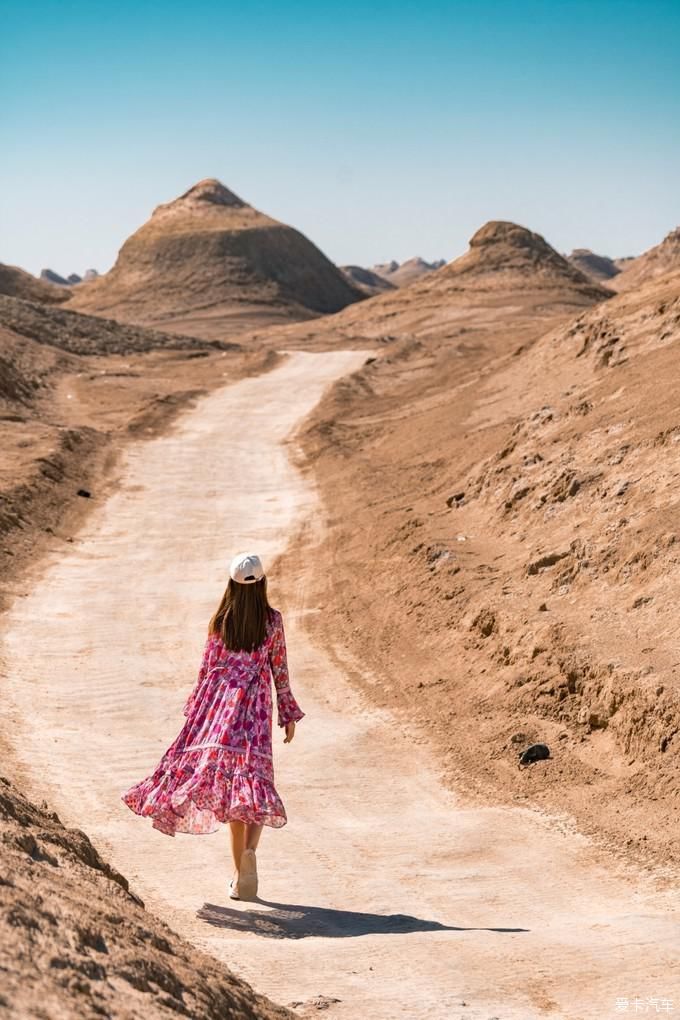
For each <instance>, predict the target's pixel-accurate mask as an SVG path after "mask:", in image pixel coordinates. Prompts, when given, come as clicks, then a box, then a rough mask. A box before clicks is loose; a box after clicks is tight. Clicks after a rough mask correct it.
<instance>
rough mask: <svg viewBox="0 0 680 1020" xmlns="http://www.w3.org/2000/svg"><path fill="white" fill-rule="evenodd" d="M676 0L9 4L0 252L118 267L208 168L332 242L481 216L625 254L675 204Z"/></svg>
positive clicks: (346, 250) (434, 242)
mask: <svg viewBox="0 0 680 1020" xmlns="http://www.w3.org/2000/svg"><path fill="white" fill-rule="evenodd" d="M679 53H680V0H611V2H610V0H562V2H559V0H475V2H472V0H470V2H467V0H464V2H463V0H448V2H447V0H420V2H407V3H405V2H402V3H399V2H396V0H395V2H385V0H371V2H369V3H357V2H355V0H344V2H343V3H336V4H330V3H324V0H314V2H312V0H288V2H286V3H282V2H279V3H264V2H260V0H246V2H242V0H241V2H238V3H233V2H231V0H222V2H220V0H193V2H191V3H187V2H186V0H182V2H181V3H179V2H175V0H164V2H163V3H160V0H156V2H153V3H151V2H145V0H134V2H130V0H117V2H115V3H112V2H111V0H107V2H106V3H103V2H100V0H86V2H83V0H58V2H51V3H43V2H40V0H33V2H30V3H25V4H21V3H19V2H17V0H15V2H14V3H8V4H6V5H4V8H3V19H2V26H1V28H0V97H1V102H0V132H1V138H2V159H1V160H0V196H1V199H0V242H1V243H0V261H3V262H9V263H12V264H15V265H21V266H23V267H24V268H26V269H29V270H31V271H32V272H36V273H37V272H39V271H40V270H41V269H42V268H44V267H45V266H50V267H51V268H53V269H55V270H57V271H58V272H61V273H64V274H67V273H71V272H79V273H82V272H83V271H84V270H85V269H87V268H88V267H91V266H92V267H96V268H97V269H99V270H100V271H105V270H106V269H108V268H110V266H111V265H112V264H113V262H114V261H115V258H116V254H117V251H118V249H119V247H120V246H121V244H122V243H123V241H124V240H125V238H126V237H127V236H128V235H129V234H130V233H132V232H133V231H134V230H135V229H136V228H137V227H138V226H140V225H141V224H142V223H143V222H144V221H145V220H146V219H147V218H148V216H149V214H150V213H151V211H152V209H153V208H154V206H155V205H157V204H158V203H160V202H165V201H169V200H170V199H172V198H174V197H175V196H176V195H178V194H179V193H181V192H182V191H184V190H186V189H187V188H188V187H189V186H190V185H191V184H193V183H195V182H196V181H197V180H200V179H201V178H203V177H218V178H220V180H222V181H223V182H224V183H225V184H226V185H227V186H228V187H230V188H231V189H232V190H233V191H235V192H236V193H237V194H239V195H240V196H241V197H242V198H244V199H245V200H246V201H248V202H250V203H251V204H252V205H254V206H255V207H257V208H258V209H261V210H263V211H264V212H267V213H268V214H270V215H271V216H274V217H276V218H277V219H280V220H283V221H284V222H287V223H290V224H291V225H293V226H295V227H297V228H298V229H299V230H301V231H302V232H303V233H305V234H306V235H307V236H308V237H309V238H310V239H311V240H313V241H314V242H315V243H316V244H317V245H318V246H319V247H320V248H321V249H322V250H323V251H324V252H325V253H326V254H327V255H328V256H329V258H331V259H333V260H334V261H335V262H337V263H340V264H344V263H358V264H363V265H370V264H372V263H375V262H382V261H387V260H389V259H391V258H396V259H397V260H399V261H402V260H404V259H406V258H410V257H411V256H413V255H421V256H423V257H424V258H426V259H435V258H445V259H447V260H448V259H451V258H454V257H455V256H457V255H459V254H461V253H462V252H464V251H465V250H466V247H467V241H468V239H469V237H470V235H471V234H472V233H473V232H474V231H475V230H476V229H477V228H478V227H479V226H481V224H482V223H484V222H486V221H487V220H489V219H509V220H514V221H515V222H518V223H521V224H523V225H524V226H528V227H530V228H531V229H533V230H537V231H538V232H539V233H541V234H543V235H544V236H545V237H546V238H547V239H548V240H549V241H550V242H551V244H553V245H554V246H555V247H556V248H557V249H558V250H559V251H570V250H571V249H572V248H574V247H589V248H592V249H594V250H595V251H598V252H602V253H604V254H609V255H628V254H637V253H639V252H640V251H643V250H644V249H646V248H648V247H650V246H651V245H653V244H656V243H657V242H658V241H659V240H661V238H662V237H663V236H664V235H665V234H666V233H667V232H668V231H669V230H670V229H671V228H673V227H674V226H676V225H677V224H678V223H679V222H680V187H679V186H678V185H679V183H680V173H679V170H680V60H678V54H679Z"/></svg>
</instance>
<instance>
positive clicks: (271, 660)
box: [121, 608, 305, 836]
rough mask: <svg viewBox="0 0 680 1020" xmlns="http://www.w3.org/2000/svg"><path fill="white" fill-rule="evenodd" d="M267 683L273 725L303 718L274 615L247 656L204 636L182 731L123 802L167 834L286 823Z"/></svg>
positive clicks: (276, 613) (279, 622) (277, 614)
mask: <svg viewBox="0 0 680 1020" xmlns="http://www.w3.org/2000/svg"><path fill="white" fill-rule="evenodd" d="M272 679H273V680H274V686H275V688H276V701H277V708H278V719H277V722H278V725H279V726H285V724H286V723H288V722H290V721H291V720H294V721H297V720H298V719H302V718H303V716H304V714H305V713H304V712H303V711H302V710H301V708H300V706H299V705H298V703H297V702H296V700H295V698H294V697H293V692H292V691H291V689H290V680H289V676H288V661H287V657H286V640H285V635H284V630H283V618H282V616H281V613H280V612H279V611H278V609H272V608H270V609H269V613H268V622H267V634H266V637H265V640H264V641H263V642H262V644H261V645H260V646H259V648H256V649H255V650H254V651H253V652H245V651H240V652H237V651H232V650H230V649H228V648H226V646H225V645H224V644H223V642H222V639H221V638H220V637H218V636H217V635H216V634H211V635H209V636H208V639H207V641H206V643H205V648H204V651H203V660H202V662H201V667H200V670H199V674H198V680H197V681H196V685H195V687H194V689H193V691H192V692H191V694H190V695H189V697H188V699H187V701H186V704H185V706H184V715H185V716H186V722H185V723H184V726H183V727H182V729H181V730H180V732H179V734H178V735H177V737H176V738H175V740H174V741H173V743H172V744H171V745H170V747H169V748H168V749H167V751H166V752H165V754H164V755H163V757H162V758H161V760H160V762H159V764H158V766H157V767H156V769H155V771H154V772H153V773H152V775H150V776H148V777H147V778H146V779H143V780H142V781H141V782H140V783H137V784H136V785H135V786H132V787H131V788H130V789H129V790H127V791H126V792H124V793H123V794H122V795H121V800H123V802H124V803H125V804H127V805H128V807H129V808H131V809H132V811H134V812H135V813H136V814H138V815H142V816H144V817H150V818H152V819H153V827H154V828H155V829H159V830H160V831H161V832H164V833H166V834H167V835H168V836H174V835H175V833H176V832H191V833H195V834H204V833H210V832H215V831H216V830H217V829H218V828H219V824H220V822H228V821H230V820H231V819H240V820H241V821H244V822H257V823H262V824H264V825H271V826H273V827H274V828H280V827H281V826H283V825H285V824H286V822H287V820H288V819H287V817H286V811H285V808H284V806H283V802H282V800H281V798H280V796H279V794H278V793H277V791H276V787H275V786H274V766H273V758H272V712H273V705H272V691H271V680H272Z"/></svg>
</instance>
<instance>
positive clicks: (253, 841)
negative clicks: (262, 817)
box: [246, 822, 264, 850]
mask: <svg viewBox="0 0 680 1020" xmlns="http://www.w3.org/2000/svg"><path fill="white" fill-rule="evenodd" d="M263 829H264V825H263V824H256V823H255V822H248V824H247V825H246V847H247V848H248V849H249V850H255V848H256V847H257V844H258V843H259V840H260V836H261V835H262V830H263Z"/></svg>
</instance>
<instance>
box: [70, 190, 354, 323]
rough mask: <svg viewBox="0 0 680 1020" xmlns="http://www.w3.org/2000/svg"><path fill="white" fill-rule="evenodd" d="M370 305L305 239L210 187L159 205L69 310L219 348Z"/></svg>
mask: <svg viewBox="0 0 680 1020" xmlns="http://www.w3.org/2000/svg"><path fill="white" fill-rule="evenodd" d="M364 297H365V295H364V293H363V291H361V290H359V289H358V288H357V287H356V286H355V285H354V284H353V283H352V282H351V281H350V280H349V279H348V278H347V277H346V276H345V275H344V274H343V273H342V272H341V271H340V270H339V269H338V268H337V266H334V265H333V263H332V262H330V261H329V260H328V259H327V258H326V256H325V255H324V254H323V253H322V252H320V251H319V249H318V248H316V247H315V245H313V244H312V242H311V241H309V240H308V239H307V238H306V237H304V235H302V234H301V233H299V231H297V230H294V229H293V228H292V227H288V226H286V225H285V224H283V223H279V222H278V221H277V220H274V219H272V218H271V217H270V216H267V215H265V214H264V213H262V212H260V211H259V210H258V209H254V208H253V206H251V205H248V203H247V202H244V201H243V199H241V198H239V197H238V196H237V195H235V194H234V193H233V192H232V191H230V190H229V189H228V188H226V187H225V186H224V185H223V184H222V183H221V182H220V181H217V180H213V179H207V180H205V181H199V182H198V184H195V185H194V187H193V188H190V189H189V190H188V191H187V192H185V193H184V194H183V195H180V196H179V198H176V199H175V200H173V201H171V202H166V203H164V204H163V205H159V206H158V207H157V208H156V209H155V210H154V212H153V215H152V216H151V218H150V220H149V221H148V222H147V223H145V224H144V226H142V227H140V229H139V230H138V231H136V233H135V234H133V235H132V237H130V238H129V239H128V240H127V241H126V242H125V244H124V245H123V247H122V248H121V250H120V252H119V255H118V259H117V261H116V264H115V266H114V267H113V269H112V270H111V271H110V272H109V273H106V274H105V275H104V276H101V277H99V278H98V279H96V280H92V281H90V282H86V283H83V284H81V285H79V286H77V287H76V288H74V293H73V295H72V296H71V299H70V301H69V308H72V309H74V310H76V311H81V312H93V313H95V314H98V315H113V316H115V318H117V319H119V320H121V321H123V322H134V323H137V324H143V325H151V326H157V327H159V328H163V329H166V330H170V331H172V332H181V333H194V334H197V335H200V336H210V337H211V338H219V337H223V336H224V335H225V334H227V335H228V334H230V333H233V332H235V331H239V330H243V329H244V328H250V327H252V326H255V325H271V324H273V323H277V322H285V321H287V320H290V319H307V318H310V317H313V316H315V315H319V314H322V313H326V312H336V311H338V310H339V309H341V308H344V307H345V305H348V304H350V303H351V302H354V301H359V300H361V299H362V298H364Z"/></svg>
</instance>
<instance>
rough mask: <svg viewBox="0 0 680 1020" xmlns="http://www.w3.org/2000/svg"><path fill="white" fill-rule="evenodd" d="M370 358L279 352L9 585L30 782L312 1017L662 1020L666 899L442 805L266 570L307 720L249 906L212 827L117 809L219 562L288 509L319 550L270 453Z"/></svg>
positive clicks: (280, 760) (671, 900)
mask: <svg viewBox="0 0 680 1020" xmlns="http://www.w3.org/2000/svg"><path fill="white" fill-rule="evenodd" d="M364 356H365V352H361V351H351V352H334V353H314V354H311V353H301V352H295V353H291V355H290V356H289V357H288V358H287V359H285V361H284V362H282V364H281V365H280V366H279V367H278V368H276V369H275V370H274V371H272V372H270V373H268V374H265V375H263V376H261V377H259V378H249V379H244V380H242V381H240V382H238V383H236V384H234V385H232V386H227V387H225V388H223V389H221V390H217V391H215V392H213V393H212V394H210V395H209V396H207V397H205V398H204V399H202V400H201V401H200V403H199V404H198V405H197V406H196V407H195V408H193V409H191V410H190V411H188V412H187V413H186V414H185V415H184V416H183V417H182V418H181V419H179V420H178V421H177V422H176V423H175V425H174V426H173V427H172V429H171V431H170V432H169V433H168V434H167V435H166V436H164V437H162V438H159V439H154V440H150V441H148V442H143V443H139V444H135V445H133V446H131V447H129V448H128V450H127V453H126V454H125V456H124V458H123V461H122V467H121V471H122V475H121V484H120V488H119V490H118V491H116V492H114V494H113V495H112V496H111V497H110V498H109V499H108V501H106V502H105V503H103V504H102V505H100V506H97V507H94V508H93V512H92V514H91V516H90V517H89V519H88V521H87V523H86V525H85V526H84V527H83V529H82V530H81V531H80V532H79V533H78V535H77V536H76V538H75V540H74V542H73V543H72V544H67V543H64V544H63V546H62V547H61V548H60V549H55V552H54V554H53V555H52V556H51V558H49V559H48V560H46V561H44V562H43V565H42V566H41V568H40V569H39V571H36V573H35V577H34V579H33V580H32V581H31V584H30V585H28V586H24V588H21V589H18V591H17V597H16V599H15V600H14V602H13V605H12V607H11V609H10V612H9V614H8V617H7V618H6V619H5V621H4V636H3V637H4V639H3V645H2V649H1V655H2V662H1V666H2V673H3V685H4V688H5V697H4V698H3V699H2V705H1V708H0V713H1V715H2V720H1V724H2V725H3V727H5V729H6V730H9V731H10V732H11V733H12V736H13V742H14V748H15V751H16V755H17V758H18V761H19V765H20V768H21V769H22V770H23V771H24V772H25V777H26V782H27V784H28V787H29V791H30V792H32V793H33V795H34V796H36V797H38V798H40V797H42V796H47V797H48V798H49V799H50V801H51V802H52V804H53V805H54V807H55V808H56V809H57V811H58V812H59V814H60V816H61V817H62V820H64V821H65V822H66V823H67V824H71V825H78V826H80V827H81V828H84V829H85V830H86V831H87V832H88V834H89V835H90V836H91V837H92V838H93V840H94V842H95V843H96V844H97V845H98V846H99V847H100V849H102V850H103V851H105V852H106V853H107V854H108V856H109V858H110V859H111V861H112V863H113V864H114V865H115V866H116V867H118V868H119V869H120V870H121V871H122V872H123V873H124V874H125V875H126V876H127V877H128V878H129V879H130V881H131V882H132V885H133V888H135V889H136V890H137V891H138V892H139V893H140V895H142V896H143V898H144V899H145V901H146V903H147V905H148V906H149V907H150V908H152V909H154V910H156V911H157V912H158V913H159V914H160V915H161V916H162V917H163V918H164V919H166V920H167V921H169V922H170V923H171V924H172V925H173V926H175V927H176V928H177V929H178V930H180V931H181V932H182V933H184V934H185V935H187V936H188V937H189V938H191V939H193V940H194V941H195V942H197V943H199V944H200V945H201V946H202V947H203V948H206V949H208V950H209V951H211V952H212V953H214V954H215V955H216V956H218V957H221V958H222V959H224V960H225V961H226V962H227V963H228V964H229V965H230V966H231V967H232V968H233V969H234V970H235V971H236V972H238V973H239V974H240V975H241V976H242V977H244V978H245V979H246V980H248V981H250V982H251V983H252V984H253V985H254V986H255V987H256V988H257V989H258V990H260V991H263V992H266V993H267V994H269V995H271V996H272V997H273V998H275V999H276V1000H277V1001H279V1002H283V1003H291V1002H305V1001H306V1000H309V999H310V998H312V997H314V996H319V995H324V996H327V997H328V998H329V999H330V1000H338V1001H331V1002H330V1003H329V1006H328V1009H327V1010H326V1011H325V1015H326V1016H329V1017H332V1018H336V1017H337V1018H346V1017H357V1016H362V1017H364V1018H367V1020H388V1018H394V1017H408V1018H420V1017H428V1018H430V1017H432V1018H449V1017H452V1018H457V1017H467V1018H483V1020H490V1018H492V1017H498V1018H502V1020H511V1018H521V1020H529V1018H532V1017H538V1016H545V1015H549V1016H552V1017H569V1018H582V1017H583V1018H585V1017H598V1018H602V1017H610V1016H620V1015H625V1013H624V1012H623V1011H622V1010H621V1009H619V1010H617V1008H616V1000H617V998H627V999H628V1000H629V1003H630V1004H629V1005H628V1007H627V1009H626V1011H625V1012H628V1013H629V1014H632V1013H633V1012H634V1005H633V1000H634V997H635V996H638V997H640V1000H641V1001H643V1002H644V1001H646V1000H648V998H649V997H656V998H657V999H659V1000H660V999H662V998H663V997H666V998H668V999H670V1000H672V1006H671V1010H672V1012H674V1013H680V976H679V971H680V967H679V965H678V961H679V959H680V935H679V922H680V898H679V897H678V894H677V893H674V892H668V891H667V892H662V891H658V890H657V889H656V886H655V882H654V880H653V879H652V878H651V877H650V876H648V875H646V874H644V873H642V874H640V875H637V874H636V873H634V872H632V871H631V872H629V871H624V870H623V869H622V867H621V866H619V867H618V869H617V870H614V869H613V868H612V866H607V864H606V862H605V861H604V860H602V859H600V858H598V854H597V853H596V852H595V850H594V849H593V848H592V847H591V846H590V844H589V843H588V841H587V840H586V839H585V838H583V837H581V836H579V835H578V834H575V833H574V832H573V831H572V829H571V827H570V825H569V824H568V820H563V819H551V818H549V817H547V816H542V815H539V814H532V813H530V812H529V811H527V810H525V809H518V810H509V809H499V808H493V807H487V808H479V807H475V806H474V805H472V804H464V803H463V802H462V801H459V800H458V799H457V798H456V797H454V796H453V795H452V794H451V793H448V792H447V791H446V790H444V789H443V788H442V787H441V785H440V784H439V782H438V780H437V772H436V769H435V767H434V763H433V760H432V759H431V757H430V755H429V752H428V751H427V749H426V748H425V747H423V746H415V747H414V746H413V745H412V743H411V741H410V739H409V733H408V732H407V731H406V730H405V729H403V728H401V727H399V726H395V725H394V724H392V723H391V720H390V716H389V715H388V714H387V713H382V712H376V711H375V710H371V709H369V708H368V707H367V706H366V705H364V704H363V703H362V700H361V698H360V697H359V696H358V695H356V694H354V693H353V692H352V690H351V688H350V687H349V684H348V682H347V680H346V678H345V677H344V676H343V673H342V671H341V670H339V669H338V667H337V666H335V665H332V664H331V661H330V660H329V658H328V657H327V655H326V653H325V652H324V650H323V649H321V648H316V647H313V646H312V645H311V644H310V639H309V637H308V636H307V634H306V631H305V618H306V614H307V613H313V612H316V611H319V607H315V606H310V605H308V604H307V602H306V597H305V585H304V574H303V575H302V576H301V578H297V579H296V580H295V583H290V584H288V587H287V579H286V577H279V576H277V574H276V572H275V571H274V572H273V573H272V576H271V584H270V594H271V598H272V602H273V604H274V605H278V606H279V607H280V608H281V609H282V610H283V611H284V613H285V618H286V627H287V637H288V645H289V663H290V670H291V680H292V686H293V690H294V692H295V694H296V697H297V698H298V700H299V702H300V704H301V705H302V707H303V708H304V710H305V712H306V713H307V716H306V718H305V719H303V720H302V722H301V723H299V725H298V727H297V732H296V736H295V740H294V741H293V743H292V744H291V745H287V744H286V745H284V744H283V743H282V739H283V733H282V731H281V730H279V729H278V728H277V727H275V733H274V737H275V742H274V754H275V770H276V776H277V785H278V788H279V790H280V792H281V795H282V797H283V800H284V803H285V804H286V808H287V811H288V817H289V823H288V825H287V826H285V827H284V828H283V829H281V830H279V831H274V830H271V829H269V830H268V829H265V831H264V833H263V836H262V839H261V842H260V848H259V853H258V857H259V862H260V864H259V870H260V875H261V889H260V891H261V900H260V902H258V903H253V904H246V903H236V902H234V901H231V900H229V899H228V897H227V889H226V884H227V880H228V877H229V874H230V863H229V858H228V833H227V832H226V831H225V830H222V831H220V832H219V833H214V834H212V835H210V836H204V837H197V836H188V835H179V836H177V837H176V838H175V839H174V840H173V839H171V838H169V837H167V836H164V835H162V834H160V833H158V832H156V831H154V830H152V828H151V825H150V823H149V822H148V821H147V820H145V819H140V818H138V817H136V816H135V815H133V814H132V813H131V812H130V811H129V810H128V809H127V808H126V807H125V806H124V805H123V804H122V803H121V801H120V800H119V795H120V792H121V790H122V789H124V788H125V787H127V786H129V785H130V784H131V783H132V782H133V781H136V780H138V779H140V778H141V777H142V776H144V775H146V774H147V773H148V772H149V771H150V769H151V767H152V766H153V765H154V764H155V763H156V761H157V760H158V758H159V757H160V754H161V753H162V752H163V750H164V749H165V748H166V747H167V745H168V744H169V743H170V741H171V740H172V739H173V738H174V736H175V735H176V733H177V732H178V730H179V728H180V726H181V723H182V717H181V706H182V704H183V701H184V698H185V697H186V694H187V693H188V691H189V690H190V689H191V687H192V686H193V684H194V682H195V678H196V673H197V668H198V663H199V660H200V654H201V650H202V645H203V640H204V629H205V625H206V623H207V619H208V617H209V615H210V613H211V612H212V610H213V608H214V606H215V605H216V603H217V600H218V598H219V595H220V594H221V592H222V590H223V586H224V584H225V583H226V576H227V564H228V561H229V558H230V557H231V555H232V554H233V552H234V551H235V550H238V549H240V548H242V547H247V546H251V545H252V546H254V547H256V548H258V549H260V550H261V552H262V555H263V558H264V559H265V563H269V564H271V563H273V561H274V557H275V555H276V554H277V553H278V552H279V551H282V550H283V548H284V546H285V544H286V541H287V538H288V536H290V534H291V533H292V530H293V529H294V527H297V526H299V525H300V523H301V522H302V521H304V520H305V519H308V520H310V521H311V522H312V524H311V525H310V532H309V534H310V541H312V539H314V540H316V539H318V537H319V536H318V532H319V526H318V523H315V520H316V519H315V518H314V511H315V499H316V495H315V491H314V489H313V487H312V486H311V483H309V482H308V481H307V480H305V479H304V478H303V477H302V476H301V475H300V474H299V472H297V471H296V470H295V469H294V468H293V467H292V465H291V462H290V461H289V459H288V456H287V449H286V443H285V439H286V436H287V435H288V434H289V433H290V430H291V429H292V427H293V426H294V425H295V424H296V423H297V422H298V421H299V419H300V418H301V416H303V415H304V414H305V413H307V412H308V411H309V410H310V409H311V407H312V406H313V405H314V403H315V402H316V401H317V400H318V398H319V396H320V395H321V393H322V391H323V389H324V388H325V386H326V385H327V384H328V382H329V381H330V380H332V379H333V378H334V377H337V376H338V375H341V374H342V373H344V372H346V371H349V370H351V369H353V368H354V367H358V365H359V364H361V362H362V360H363V358H364ZM270 573H271V571H270ZM284 593H285V598H284ZM341 597H342V593H341V592H338V598H341ZM662 823H663V819H660V820H659V824H662ZM640 1011H641V1010H640V1009H638V1010H637V1012H638V1013H639V1012H640ZM646 1011H647V1013H654V1012H659V1010H658V1009H657V1007H656V1006H655V1005H652V1006H651V1007H650V1006H649V1004H648V1003H647V1007H646ZM301 1012H303V1013H304V1012H305V1008H304V1007H301ZM314 1012H315V1011H314ZM669 1012H671V1011H670V1010H668V1011H667V1012H666V1013H665V1015H669ZM671 1015H672V1013H671Z"/></svg>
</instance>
